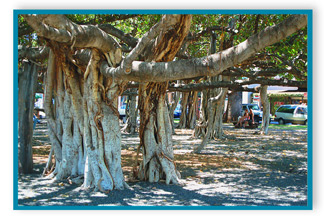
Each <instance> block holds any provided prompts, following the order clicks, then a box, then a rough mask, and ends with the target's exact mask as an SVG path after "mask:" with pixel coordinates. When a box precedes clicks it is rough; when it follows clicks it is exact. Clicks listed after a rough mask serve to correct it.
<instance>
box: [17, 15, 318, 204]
mask: <svg viewBox="0 0 324 216" xmlns="http://www.w3.org/2000/svg"><path fill="white" fill-rule="evenodd" d="M31 13H32V14H35V13H37V14H73V13H78V14H91V13H96V14H219V13H221V14H306V15H308V19H307V28H308V29H307V33H308V44H307V50H308V67H307V69H308V78H307V86H308V93H307V94H308V95H307V97H308V128H307V132H308V133H307V136H308V139H307V142H308V149H307V154H308V155H307V159H308V163H307V166H308V167H307V169H308V175H307V206H18V48H17V47H18V15H19V14H31ZM13 23H14V26H13V35H14V38H13V39H14V40H13V50H14V52H13V53H14V56H13V57H14V61H13V64H14V65H13V68H14V73H13V82H14V83H13V95H14V100H13V101H14V102H13V107H14V112H13V113H14V116H13V121H14V123H13V136H14V137H13V140H14V143H13V153H14V155H13V158H14V160H13V163H14V173H13V180H14V182H13V187H14V188H13V193H14V194H13V209H14V210H312V209H313V11H312V10H309V9H306V10H303V9H300V10H281V9H280V10H270V9H269V10H258V9H246V10H245V9H242V10H213V9H211V10H205V9H204V10H172V9H169V10H166V9H163V10H156V9H153V10H119V9H118V10H108V9H107V10H47V9H46V10H40V9H37V10H14V11H13Z"/></svg>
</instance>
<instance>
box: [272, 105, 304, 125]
mask: <svg viewBox="0 0 324 216" xmlns="http://www.w3.org/2000/svg"><path fill="white" fill-rule="evenodd" d="M275 121H278V123H279V124H286V123H293V124H304V125H306V124H307V106H306V105H282V106H280V107H279V108H278V109H277V111H276V112H275Z"/></svg>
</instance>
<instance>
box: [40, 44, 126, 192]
mask: <svg viewBox="0 0 324 216" xmlns="http://www.w3.org/2000/svg"><path fill="white" fill-rule="evenodd" d="M52 49H53V50H54V52H50V56H49V61H48V71H47V79H46V88H45V110H46V114H47V119H48V124H49V137H50V139H51V142H52V145H53V149H54V154H55V170H54V172H53V173H51V175H52V176H55V179H56V180H61V179H66V178H68V177H70V178H71V180H72V182H73V181H74V180H77V179H80V178H82V177H83V176H84V184H83V186H84V187H85V188H93V189H95V190H100V191H102V192H108V191H110V190H113V189H123V188H124V187H127V184H126V183H125V181H124V177H123V173H122V169H121V146H120V142H121V134H120V129H119V120H118V115H119V113H118V110H117V108H116V107H117V99H118V95H120V94H121V92H122V91H123V89H122V86H123V84H122V83H117V82H116V81H114V80H112V79H111V78H108V79H107V78H104V77H103V76H102V75H100V74H99V71H98V68H99V67H98V63H99V62H100V60H101V58H102V57H103V55H100V54H99V52H98V51H97V50H95V49H93V50H92V56H91V59H90V61H89V64H88V66H87V68H86V71H85V73H82V71H81V70H80V69H78V68H77V67H76V66H75V65H73V64H72V63H71V62H70V61H69V60H68V59H67V58H65V56H64V55H62V53H64V52H66V51H67V50H65V49H64V46H59V45H57V44H55V43H53V44H52ZM53 99H54V104H52V100H53ZM50 157H51V156H50ZM49 164H50V163H49ZM50 170H52V167H46V170H45V173H46V172H48V171H50ZM76 177H78V178H76Z"/></svg>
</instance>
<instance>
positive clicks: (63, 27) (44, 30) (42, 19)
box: [24, 15, 120, 53]
mask: <svg viewBox="0 0 324 216" xmlns="http://www.w3.org/2000/svg"><path fill="white" fill-rule="evenodd" d="M24 18H25V19H26V21H27V22H28V24H29V25H30V26H31V27H32V28H33V29H34V30H35V31H36V32H37V34H38V35H39V36H42V37H45V38H47V39H50V40H54V41H57V42H61V43H67V44H70V45H72V46H74V47H79V48H97V49H99V50H101V51H102V52H103V53H106V52H113V53H115V52H116V51H117V50H118V49H120V45H119V44H118V43H117V42H116V41H115V40H114V39H113V38H112V37H111V36H109V35H108V34H107V33H105V32H104V31H102V30H101V29H100V28H98V27H96V26H93V25H77V24H75V23H73V22H71V21H70V20H69V19H67V18H66V17H65V16H64V15H24Z"/></svg>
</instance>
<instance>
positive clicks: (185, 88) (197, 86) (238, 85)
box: [168, 79, 307, 92]
mask: <svg viewBox="0 0 324 216" xmlns="http://www.w3.org/2000/svg"><path fill="white" fill-rule="evenodd" d="M250 84H261V85H273V86H297V87H304V88H305V87H307V82H306V81H293V80H284V79H281V80H270V79H252V80H246V81H221V82H205V83H194V84H186V85H181V84H178V85H169V87H168V90H169V91H181V92H190V91H202V90H205V89H214V88H230V89H231V90H238V89H239V90H243V91H250V90H249V89H251V88H248V87H245V86H246V85H250Z"/></svg>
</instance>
